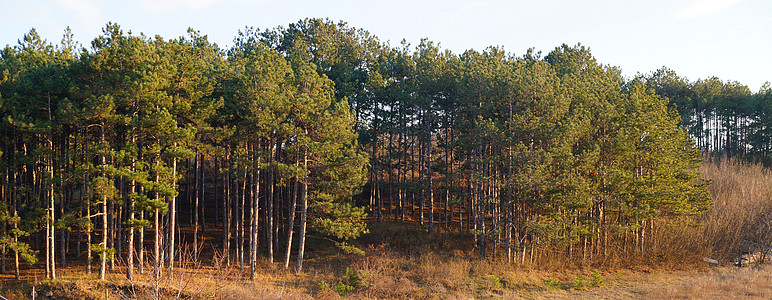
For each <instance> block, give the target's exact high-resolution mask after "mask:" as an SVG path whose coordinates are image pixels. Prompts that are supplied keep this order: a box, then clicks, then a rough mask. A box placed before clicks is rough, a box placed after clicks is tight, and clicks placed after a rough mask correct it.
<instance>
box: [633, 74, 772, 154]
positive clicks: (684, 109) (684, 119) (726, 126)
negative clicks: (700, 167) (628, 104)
mask: <svg viewBox="0 0 772 300" xmlns="http://www.w3.org/2000/svg"><path fill="white" fill-rule="evenodd" d="M645 80H646V81H647V83H648V85H649V86H650V87H651V88H653V89H654V90H656V92H657V94H659V95H661V96H664V97H667V98H668V99H670V103H671V105H673V106H675V107H677V108H678V111H679V113H680V114H681V124H682V126H683V127H684V128H686V129H687V130H688V132H689V134H690V135H691V136H692V137H693V138H694V140H695V141H696V142H697V145H698V146H699V147H700V149H703V150H705V151H711V152H715V153H721V154H723V155H726V156H728V157H731V156H735V155H741V156H743V157H746V158H752V159H754V160H760V161H762V162H764V163H765V164H769V163H772V161H770V157H772V148H770V147H771V146H772V131H770V130H771V128H770V120H772V86H770V85H769V82H766V83H765V84H764V85H762V86H761V88H760V90H759V91H758V92H757V93H751V91H750V90H749V89H748V87H747V86H745V85H742V84H740V83H739V82H734V81H727V82H723V81H721V80H720V79H718V78H716V77H711V78H708V79H700V80H697V81H694V82H689V81H688V80H687V79H686V78H684V77H681V76H678V74H676V73H675V72H674V71H673V70H670V69H668V68H662V69H659V70H657V71H655V72H653V73H652V74H649V75H647V76H645Z"/></svg>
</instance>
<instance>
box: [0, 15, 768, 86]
mask: <svg viewBox="0 0 772 300" xmlns="http://www.w3.org/2000/svg"><path fill="white" fill-rule="evenodd" d="M0 7H2V10H0V47H2V46H5V45H7V44H9V45H11V46H13V45H16V44H17V41H18V40H20V39H21V38H22V37H23V36H24V34H25V33H27V32H29V31H30V29H32V28H35V29H36V30H37V32H38V33H39V34H40V35H41V36H42V37H43V38H45V39H47V40H48V41H50V42H53V43H58V42H59V41H61V38H62V34H63V32H64V29H65V28H66V27H67V26H69V27H70V28H71V30H72V32H73V33H74V34H75V39H76V40H77V41H79V42H80V43H81V44H82V45H84V46H86V47H88V46H89V44H90V41H91V40H93V39H94V38H95V37H97V36H98V35H99V34H101V32H102V28H103V27H104V25H105V24H106V23H107V22H113V23H117V24H119V25H120V26H121V28H123V29H124V30H125V31H131V32H132V33H133V34H139V33H144V34H145V35H147V36H155V35H160V36H162V37H164V38H167V39H171V38H176V37H179V36H182V35H186V32H187V29H188V28H193V29H195V30H198V31H200V32H201V33H202V34H205V35H207V36H208V37H209V40H210V41H212V42H215V43H217V44H218V45H219V46H220V47H221V48H227V47H229V46H231V45H232V44H233V43H232V41H233V37H234V36H236V34H237V33H238V31H239V30H243V29H244V28H246V27H247V26H249V27H255V28H260V29H271V28H275V27H277V26H285V27H286V26H287V25H289V24H291V23H295V22H297V21H298V20H301V19H304V18H329V19H330V20H333V21H336V22H337V21H341V20H342V21H344V22H346V23H347V24H348V25H349V26H352V27H356V28H361V29H365V30H367V31H369V32H370V33H371V34H373V35H375V36H377V37H378V38H379V39H380V40H381V41H383V42H387V41H388V42H389V43H390V44H391V45H392V46H398V45H399V44H400V42H401V41H402V40H403V39H405V40H407V42H409V43H410V44H412V45H417V44H418V43H419V42H420V40H421V38H428V39H430V40H432V41H434V42H438V43H439V44H440V46H441V47H442V48H443V49H449V50H451V51H453V52H454V53H457V54H460V53H462V52H464V51H465V50H468V49H475V50H478V51H481V50H484V49H485V48H487V47H489V46H501V47H503V48H504V49H505V50H506V51H507V52H510V53H512V54H514V55H518V56H520V55H522V54H524V53H525V52H526V50H527V49H529V48H534V49H535V50H536V51H542V53H543V54H545V55H546V54H547V53H549V52H550V51H551V50H553V49H554V48H555V47H558V46H560V45H562V44H568V45H576V44H577V43H581V44H582V45H584V46H586V47H589V48H590V50H591V52H592V54H593V56H594V57H595V58H596V59H597V60H598V61H599V62H600V63H601V64H604V65H611V66H617V67H619V68H621V69H622V74H623V75H625V76H628V77H630V76H635V75H636V74H638V73H643V74H646V73H650V72H652V71H655V70H657V69H659V68H661V67H663V66H664V67H668V68H670V69H672V70H674V71H675V72H676V73H678V74H679V75H681V76H684V77H686V78H687V79H688V80H690V81H695V80H697V79H705V78H709V77H713V76H716V77H718V78H720V79H721V80H723V81H738V82H740V83H742V84H745V85H747V86H748V87H749V88H750V90H751V91H752V92H757V91H758V90H759V88H760V87H761V86H762V84H763V83H764V82H767V81H770V82H772V1H769V0H646V1H642V0H589V1H579V0H541V1H503V0H391V1H387V0H381V1H371V0H326V1H325V0H304V1H295V0H0Z"/></svg>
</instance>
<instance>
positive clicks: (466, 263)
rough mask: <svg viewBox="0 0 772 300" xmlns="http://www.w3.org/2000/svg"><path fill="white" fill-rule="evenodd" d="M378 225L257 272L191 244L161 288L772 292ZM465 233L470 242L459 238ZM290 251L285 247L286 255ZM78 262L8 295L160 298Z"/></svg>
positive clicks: (473, 294)
mask: <svg viewBox="0 0 772 300" xmlns="http://www.w3.org/2000/svg"><path fill="white" fill-rule="evenodd" d="M394 227H398V228H396V229H395V228H394ZM400 227H401V228H400ZM387 228H388V229H387ZM370 230H371V233H370V234H367V235H366V236H364V237H362V238H361V239H360V241H358V244H359V246H360V247H362V248H364V250H365V252H366V254H365V255H364V256H359V255H347V254H342V253H340V251H338V250H337V249H335V248H334V247H333V246H332V245H331V244H329V243H328V242H324V241H323V240H317V239H313V238H312V239H310V240H309V247H310V248H311V249H310V250H311V251H309V252H307V253H308V257H307V259H306V262H305V264H304V272H303V273H301V274H295V273H294V272H292V271H287V270H284V269H283V264H282V263H280V262H277V263H269V262H268V261H267V259H262V260H261V261H260V263H259V265H258V269H257V276H256V279H255V280H249V279H248V278H249V273H248V272H249V268H248V267H245V268H244V270H243V271H242V270H241V269H240V268H239V264H238V262H235V263H234V264H232V266H231V267H227V266H224V265H221V264H219V260H218V258H217V257H214V256H212V257H208V258H204V259H199V260H198V261H200V262H199V263H194V262H193V261H194V260H190V259H187V258H186V257H187V256H186V254H184V253H183V254H182V255H181V257H182V259H181V260H182V261H186V262H187V263H185V264H181V265H179V266H177V267H176V268H175V269H174V270H173V271H166V272H165V273H164V274H162V276H161V277H160V280H158V282H157V284H158V286H159V290H160V296H161V297H160V298H163V299H173V298H182V299H239V300H245V299H338V298H342V296H341V295H345V297H344V298H350V299H497V298H499V299H543V298H547V299H576V298H580V299H726V298H732V299H735V298H750V299H754V298H757V299H772V285H770V284H769V282H772V266H770V267H765V266H763V265H762V266H759V267H756V268H737V267H733V266H731V265H730V264H725V265H724V266H720V267H711V266H708V265H707V263H705V264H704V265H702V264H690V265H684V266H680V267H678V268H672V267H667V268H665V267H631V266H626V267H621V266H620V267H618V268H609V267H603V268H598V269H593V268H588V267H585V268H582V267H570V268H566V267H560V266H559V265H556V266H538V267H536V266H517V265H514V264H508V263H506V262H505V261H496V260H492V259H490V258H489V259H480V258H478V257H477V252H476V250H475V249H474V247H473V246H472V245H471V244H472V243H470V242H468V241H466V240H468V239H469V238H468V237H463V236H458V235H454V234H448V235H444V234H443V233H440V234H435V235H433V236H429V235H428V234H425V231H423V229H422V228H421V227H420V226H418V225H411V224H396V223H392V224H388V225H387V226H379V225H378V224H371V226H370ZM463 241H466V242H463ZM460 243H461V244H464V243H466V245H467V246H466V247H463V246H462V247H457V245H458V244H460ZM450 245H456V247H450ZM451 249H452V250H451ZM282 252H283V251H282ZM210 255H211V254H210ZM282 258H283V255H277V258H276V260H277V261H282ZM68 263H69V266H68V267H67V268H59V269H57V280H55V281H47V280H44V278H45V276H44V274H43V273H42V271H43V268H42V265H40V266H38V265H36V266H35V268H33V269H29V268H28V267H27V268H24V269H23V270H22V271H23V272H22V273H23V274H22V275H23V276H22V280H21V281H16V280H15V279H14V277H13V275H11V274H1V275H0V296H4V297H6V298H8V299H29V298H30V296H29V295H30V293H31V291H32V288H33V286H34V288H35V289H36V291H37V292H38V295H41V296H46V295H50V296H51V297H49V299H50V298H54V299H105V298H108V299H152V298H153V297H152V295H153V293H152V290H153V289H152V286H153V283H154V281H153V280H152V278H151V277H150V276H148V274H147V273H146V274H145V275H140V274H137V275H136V276H137V278H136V279H135V281H134V282H129V281H127V280H126V279H125V275H123V270H125V269H123V270H122V269H121V268H120V264H118V265H117V266H116V268H115V269H114V270H113V271H112V272H110V273H109V274H108V277H107V279H106V280H98V279H96V278H97V271H98V269H97V267H98V266H97V265H96V264H94V266H93V267H94V269H93V271H94V272H93V273H91V274H87V273H86V272H85V267H84V265H83V264H82V263H80V264H78V263H74V262H68ZM293 263H294V261H293ZM291 265H292V264H291ZM9 269H10V268H9ZM147 269H150V268H149V267H148V268H147ZM0 299H2V298H0Z"/></svg>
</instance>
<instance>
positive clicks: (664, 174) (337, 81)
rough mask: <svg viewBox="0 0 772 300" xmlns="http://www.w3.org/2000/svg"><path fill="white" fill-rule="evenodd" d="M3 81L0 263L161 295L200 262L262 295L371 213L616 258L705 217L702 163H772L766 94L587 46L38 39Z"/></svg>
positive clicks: (314, 34) (499, 245)
mask: <svg viewBox="0 0 772 300" xmlns="http://www.w3.org/2000/svg"><path fill="white" fill-rule="evenodd" d="M0 72H1V74H2V78H0V100H2V102H1V103H2V106H0V109H1V110H2V111H1V113H2V125H1V126H2V127H1V128H0V130H2V131H3V134H2V136H0V139H2V155H1V156H0V159H1V162H2V163H1V164H0V197H2V201H1V202H0V224H1V226H2V227H0V255H1V259H2V260H3V261H2V262H0V265H1V266H2V268H3V270H2V271H3V272H5V266H6V263H5V260H6V257H7V256H9V254H11V253H12V254H13V255H14V258H13V260H14V261H15V265H16V269H17V274H18V265H19V261H20V259H22V258H23V259H26V260H27V261H28V262H34V261H35V260H36V258H37V257H38V256H40V255H42V257H45V259H44V260H45V262H46V264H45V265H46V273H47V274H48V276H49V277H51V278H53V277H55V269H56V266H57V265H59V266H63V265H65V263H66V262H68V260H70V261H72V260H73V259H74V258H83V259H86V268H87V269H88V270H89V271H90V270H91V262H92V260H98V261H99V274H100V277H102V278H104V274H105V272H107V269H108V268H110V269H113V268H114V267H115V265H116V264H122V265H125V266H126V267H127V268H126V270H127V274H126V275H127V277H129V278H130V279H131V277H132V276H133V272H135V271H137V269H138V271H139V272H152V273H151V275H152V276H154V277H155V278H157V277H158V276H160V272H161V270H164V269H166V268H174V266H175V263H176V262H178V261H179V258H178V257H176V256H175V251H177V252H179V249H181V247H190V248H191V249H193V251H194V252H195V253H197V252H198V251H199V250H200V249H201V248H202V247H203V246H202V245H203V243H204V241H206V244H207V247H211V248H212V249H216V250H217V251H221V253H222V255H223V256H224V258H225V261H226V262H227V263H228V264H237V265H238V266H240V267H241V268H242V269H243V268H247V267H249V266H252V268H251V270H252V275H253V276H254V270H255V268H254V266H255V265H256V260H257V259H258V256H263V257H265V258H266V259H267V260H268V261H270V262H274V261H276V260H280V261H281V262H282V263H283V265H284V267H285V268H289V266H290V261H291V255H292V254H293V247H294V249H296V251H295V252H294V253H295V259H296V260H295V261H296V264H295V266H294V267H295V269H296V270H298V271H300V270H301V268H302V260H303V257H304V249H305V239H306V237H307V236H308V235H309V232H310V231H313V232H314V234H317V235H321V236H323V237H324V238H326V239H329V240H333V241H335V242H336V243H337V244H338V245H339V246H340V247H341V248H342V249H343V250H345V251H353V252H359V251H360V250H358V249H356V248H355V247H353V246H351V245H350V244H347V243H345V241H346V240H349V239H354V238H356V237H357V236H359V235H360V234H362V233H364V232H366V229H365V226H364V223H363V219H364V218H365V216H366V215H365V213H366V212H367V211H369V213H370V214H371V215H372V216H373V217H374V218H375V219H377V220H378V221H385V220H393V221H395V222H408V221H415V222H419V223H420V224H422V225H425V226H426V227H427V230H428V231H429V232H430V233H433V232H436V231H444V232H451V231H457V232H459V233H462V234H466V233H469V237H470V239H474V242H475V244H476V245H477V247H478V249H479V251H480V255H482V256H484V257H492V256H501V255H504V256H505V257H506V258H507V259H508V260H509V261H512V262H519V263H523V262H525V261H526V260H528V261H534V260H538V259H539V257H540V256H544V255H545V254H550V255H560V256H562V257H565V258H567V259H569V260H581V261H586V260H588V259H593V258H596V259H598V258H600V259H607V258H612V257H618V256H620V255H625V254H627V253H639V252H646V251H647V249H650V247H652V245H654V244H655V243H656V240H657V237H656V236H655V235H654V232H655V226H658V224H665V223H667V222H669V220H673V219H675V218H678V217H679V216H688V215H695V214H699V213H701V212H702V211H705V210H706V209H708V208H709V207H710V204H711V201H710V198H709V197H708V194H707V191H706V189H705V185H706V182H704V181H702V180H701V179H700V176H699V173H698V172H697V171H696V167H697V165H698V164H699V160H700V157H701V152H700V150H699V149H698V148H697V146H699V147H702V148H705V149H708V150H712V151H716V150H725V151H726V152H727V153H731V154H735V153H749V154H750V153H758V154H760V155H768V154H769V153H768V152H765V151H769V150H770V146H769V145H770V136H769V134H768V133H767V131H768V128H767V127H766V126H767V124H768V123H769V107H770V105H769V103H770V101H769V97H770V89H769V86H768V85H766V86H765V90H764V91H762V92H760V93H758V94H750V93H748V92H747V88H745V87H742V86H740V85H739V84H736V83H722V82H720V81H718V80H713V79H711V80H708V81H698V82H696V83H689V82H687V81H686V80H685V79H683V78H680V77H678V76H677V75H676V74H675V73H673V72H672V71H670V70H667V69H663V70H660V71H658V72H655V73H654V74H652V75H650V76H641V77H640V78H635V79H633V80H626V79H625V78H623V77H622V76H621V73H620V71H619V70H618V69H617V68H614V67H609V66H604V65H601V64H599V63H598V62H597V61H596V60H595V59H594V58H593V57H592V55H591V54H590V52H589V50H588V49H587V48H585V47H583V46H581V45H577V46H574V47H569V46H566V45H563V46H561V47H558V48H556V49H555V50H553V51H551V52H550V53H549V54H547V55H546V56H544V57H542V55H541V53H535V52H533V51H528V52H527V53H526V54H524V55H523V56H520V57H517V56H513V55H511V54H509V53H507V52H505V51H504V50H503V49H501V48H495V47H493V48H488V49H486V50H484V51H482V52H478V51H475V50H468V51H466V52H464V53H462V54H454V53H451V52H450V51H447V50H442V49H440V48H439V46H438V45H437V44H435V43H433V42H431V41H428V40H422V41H421V43H420V44H419V45H417V46H416V47H411V46H410V45H407V44H406V43H404V42H403V43H402V44H401V45H400V46H398V47H391V46H390V45H389V44H387V43H383V42H381V41H379V40H378V39H377V38H376V37H374V36H372V35H370V34H369V33H368V32H366V31H364V30H359V29H355V28H351V27H349V26H347V25H346V24H345V23H337V24H336V23H333V22H330V21H328V20H321V19H307V20H302V21H299V22H297V23H294V24H291V25H289V26H288V27H286V28H285V27H278V28H275V29H272V30H266V31H259V30H256V29H252V28H248V29H245V30H244V31H242V32H240V33H239V35H238V36H237V37H236V38H235V39H234V46H233V47H231V48H230V49H225V50H223V49H219V48H218V46H217V45H215V44H212V43H210V42H209V41H208V40H207V38H206V36H202V35H200V34H199V33H198V32H195V31H190V32H189V36H187V37H180V38H178V39H172V40H165V39H163V38H161V37H154V38H149V37H146V36H144V35H139V36H136V35H132V34H131V33H129V34H126V33H124V32H123V31H122V30H121V28H120V27H119V26H117V25H115V24H108V25H107V26H106V28H105V29H104V32H103V34H102V35H101V36H99V37H97V38H96V39H94V40H93V41H92V42H91V47H90V48H83V47H79V46H77V45H76V44H75V43H74V42H73V38H72V36H71V34H69V32H67V33H66V34H65V36H64V39H63V41H62V43H61V44H60V45H57V46H54V45H51V44H50V43H48V42H46V41H44V40H42V39H41V38H40V37H39V36H38V35H37V34H36V33H35V31H34V30H33V31H31V32H30V33H29V34H27V35H25V36H24V38H23V40H21V41H20V43H19V45H17V46H14V47H6V48H5V49H4V50H3V51H2V55H1V56H0ZM714 85H717V86H719V87H720V88H716V87H714ZM716 89H718V90H716ZM711 93H713V94H711ZM662 96H666V97H667V98H665V97H662ZM668 99H670V101H671V102H670V103H672V104H674V105H671V106H670V107H669V106H668ZM717 99H722V100H717ZM746 99H753V101H749V100H748V101H749V102H748V103H751V102H752V103H755V104H754V105H756V106H757V107H761V106H765V108H764V109H765V110H752V109H751V108H748V107H747V105H745V104H743V105H741V103H746V102H745V101H746ZM706 103H709V104H710V105H707V104H706ZM727 103H737V104H736V105H735V104H732V105H729V104H727ZM690 105H691V106H690ZM674 107H675V108H678V109H679V110H678V111H676V109H675V108H674ZM718 107H721V108H720V109H719V108H718ZM679 112H680V116H679ZM732 112H735V113H737V114H735V115H732ZM741 112H742V113H741ZM738 114H739V115H738ZM679 123H680V124H683V125H684V126H685V128H687V129H688V130H689V132H688V133H691V134H692V137H691V138H690V136H689V135H688V134H687V131H686V130H684V129H682V127H679ZM717 128H719V129H718V130H719V131H716V130H717ZM717 132H719V133H718V134H717ZM695 140H696V141H697V143H696V144H695V143H694V141H695ZM368 157H369V161H368ZM362 187H364V188H362ZM356 200H359V201H358V205H356V204H357V203H355V202H357V201H356ZM183 226H184V227H185V228H190V229H191V230H190V231H192V233H191V234H183V233H182V231H181V230H180V228H181V227H183ZM307 226H310V228H307ZM212 231H215V232H216V233H212ZM295 231H297V235H296V236H294V234H295ZM151 235H152V236H151ZM211 236H219V237H220V238H218V239H216V240H212V239H211V238H209V239H205V237H211ZM183 242H184V243H185V246H180V245H181V244H182V243H183ZM491 251H492V253H491ZM20 256H21V258H20ZM277 256H279V257H278V258H277ZM196 257H197V256H196ZM92 258H93V259H92ZM135 261H136V263H135ZM57 263H58V264H57ZM148 266H149V267H151V269H150V270H147V269H146V267H148Z"/></svg>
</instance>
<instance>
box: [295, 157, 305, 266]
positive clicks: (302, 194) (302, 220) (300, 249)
mask: <svg viewBox="0 0 772 300" xmlns="http://www.w3.org/2000/svg"><path fill="white" fill-rule="evenodd" d="M303 170H304V171H303V182H302V184H301V189H300V201H302V202H303V208H302V210H301V213H300V233H299V237H300V245H299V246H298V264H297V267H296V268H295V272H296V273H300V272H301V271H302V270H303V251H304V250H305V247H306V222H307V216H308V199H306V195H307V194H308V157H307V156H306V155H303Z"/></svg>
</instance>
